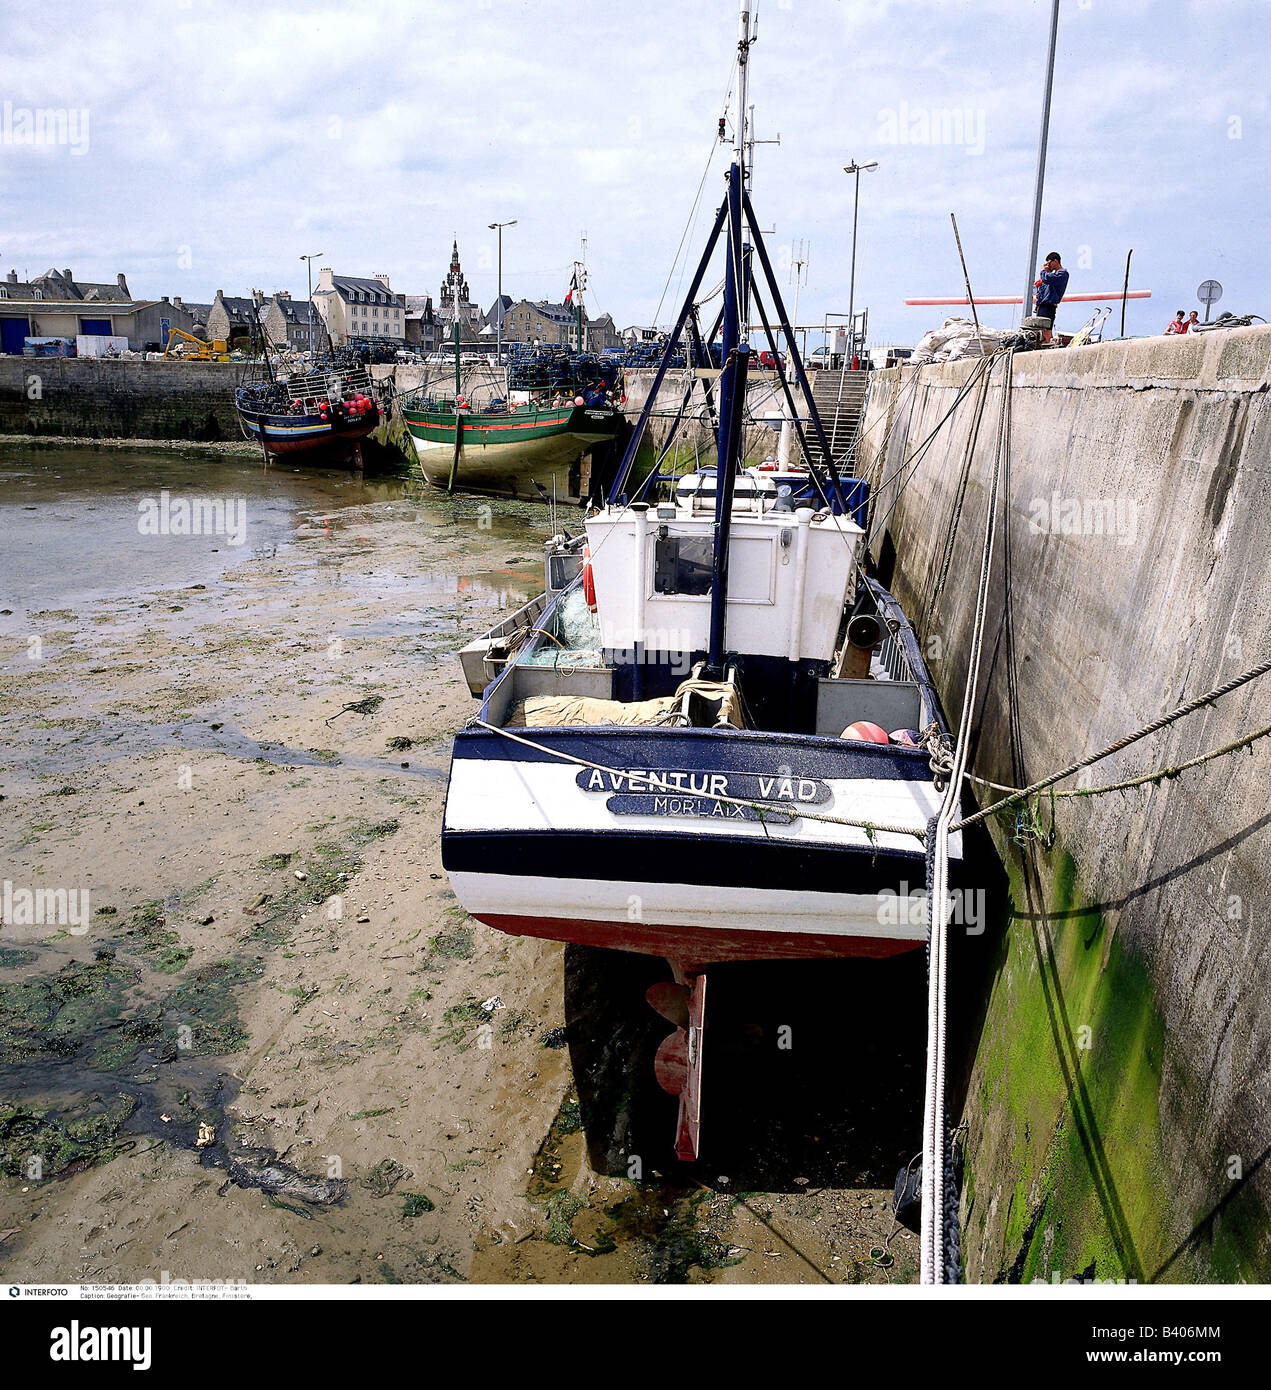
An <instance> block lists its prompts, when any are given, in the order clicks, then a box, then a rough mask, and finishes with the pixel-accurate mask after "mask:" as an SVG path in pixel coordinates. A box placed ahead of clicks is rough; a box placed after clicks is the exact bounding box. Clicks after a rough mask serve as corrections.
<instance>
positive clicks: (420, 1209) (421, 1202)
mask: <svg viewBox="0 0 1271 1390" xmlns="http://www.w3.org/2000/svg"><path fill="white" fill-rule="evenodd" d="M397 1195H398V1196H399V1197H401V1199H402V1220H403V1221H410V1220H412V1219H413V1218H414V1217H416V1216H423V1215H424V1214H425V1213H426V1212H430V1211H436V1210H437V1205H436V1203H435V1202H434V1201H433V1200H432V1198H431V1197H426V1196H425V1195H424V1194H423V1193H422V1192H399V1193H398V1194H397Z"/></svg>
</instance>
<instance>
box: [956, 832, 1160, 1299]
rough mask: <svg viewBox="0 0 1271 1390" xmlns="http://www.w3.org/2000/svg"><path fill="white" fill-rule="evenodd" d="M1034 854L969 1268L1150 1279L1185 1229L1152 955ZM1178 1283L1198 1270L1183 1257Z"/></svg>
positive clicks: (985, 1044) (980, 1131)
mask: <svg viewBox="0 0 1271 1390" xmlns="http://www.w3.org/2000/svg"><path fill="white" fill-rule="evenodd" d="M1056 860H1057V862H1056V864H1055V866H1054V871H1053V873H1051V874H1050V875H1048V876H1049V877H1050V879H1051V883H1052V886H1051V888H1050V893H1049V896H1050V899H1051V900H1050V901H1049V902H1048V903H1044V902H1043V901H1042V900H1041V897H1040V892H1039V886H1038V882H1037V879H1036V876H1035V875H1034V874H1033V873H1032V872H1031V871H1030V866H1027V865H1021V864H1020V863H1019V861H1018V859H1015V860H1014V862H1013V863H1010V864H1008V866H1007V867H1008V872H1009V873H1010V877H1011V899H1012V910H1011V913H1010V917H1009V920H1008V923H1007V925H1006V934H1005V941H1004V946H1003V954H1002V960H1001V965H1000V968H999V970H998V973H997V976H996V978H995V980H994V981H993V985H992V993H991V996H990V999H989V1004H988V1009H987V1013H986V1016H985V1021H984V1029H983V1033H982V1036H981V1038H980V1043H979V1050H978V1054H977V1056H976V1059H975V1064H974V1068H973V1071H972V1076H971V1083H970V1090H969V1092H968V1101H967V1109H968V1116H969V1119H970V1134H969V1140H968V1168H969V1169H970V1170H971V1171H973V1172H974V1173H975V1184H974V1188H972V1187H970V1186H968V1190H967V1191H968V1195H967V1198H966V1202H965V1210H964V1230H965V1235H964V1249H965V1251H966V1255H967V1261H968V1278H970V1279H973V1280H977V1281H994V1280H997V1281H1008V1282H1016V1281H1021V1280H1022V1281H1025V1282H1027V1281H1032V1280H1035V1279H1041V1280H1045V1281H1051V1280H1054V1279H1060V1280H1063V1279H1099V1280H1126V1281H1134V1282H1138V1283H1143V1282H1148V1281H1150V1280H1152V1279H1153V1277H1154V1276H1155V1275H1156V1274H1157V1273H1158V1271H1161V1269H1162V1266H1164V1265H1165V1264H1166V1263H1167V1261H1169V1259H1170V1254H1171V1252H1172V1251H1173V1250H1175V1249H1176V1248H1177V1246H1178V1243H1179V1241H1180V1239H1181V1238H1182V1237H1183V1236H1184V1235H1185V1229H1183V1228H1182V1223H1181V1222H1180V1221H1179V1219H1178V1216H1177V1214H1176V1213H1175V1212H1174V1211H1173V1210H1172V1207H1171V1204H1170V1202H1169V1200H1168V1199H1167V1196H1166V1194H1167V1193H1168V1191H1169V1184H1168V1181H1167V1168H1166V1164H1165V1161H1164V1156H1163V1152H1162V1144H1161V1117H1160V1108H1159V1104H1160V1103H1159V1097H1160V1094H1161V1066H1162V1053H1163V1045H1164V1029H1163V1026H1162V1023H1161V1018H1160V1015H1159V1013H1158V1011H1157V1008H1156V1004H1155V999H1154V995H1153V990H1152V981H1151V977H1150V974H1149V972H1148V969H1147V967H1146V965H1145V964H1144V962H1143V961H1142V960H1140V959H1138V958H1137V957H1136V956H1135V955H1133V954H1132V953H1131V952H1129V951H1128V950H1126V949H1125V947H1124V946H1123V944H1122V942H1121V940H1120V939H1119V937H1118V936H1117V935H1116V934H1115V932H1112V931H1110V929H1109V927H1108V924H1107V922H1106V921H1105V919H1104V917H1103V915H1102V914H1101V913H1100V912H1098V911H1097V910H1095V909H1093V908H1091V907H1089V906H1086V905H1084V903H1083V899H1082V896H1081V891H1080V886H1079V884H1078V880H1077V874H1076V867H1075V865H1074V863H1073V860H1072V858H1071V857H1070V856H1069V855H1067V854H1065V853H1062V852H1057V855H1056ZM1164 1277H1165V1278H1167V1279H1179V1278H1186V1277H1187V1274H1186V1273H1185V1272H1184V1271H1183V1270H1181V1269H1179V1268H1178V1267H1177V1266H1174V1267H1173V1268H1172V1269H1171V1270H1170V1272H1169V1273H1168V1274H1165V1275H1164Z"/></svg>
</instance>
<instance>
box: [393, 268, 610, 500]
mask: <svg viewBox="0 0 1271 1390" xmlns="http://www.w3.org/2000/svg"><path fill="white" fill-rule="evenodd" d="M579 321H580V323H581V303H580V305H579ZM579 331H580V335H581V328H580V330H579ZM454 359H455V370H454V386H453V390H450V391H446V392H441V391H439V389H438V388H437V387H436V386H432V385H428V384H425V385H424V386H421V387H419V388H417V389H416V390H415V391H413V392H409V393H407V394H406V395H404V396H403V397H402V398H401V409H402V419H403V421H404V422H405V425H406V429H407V432H408V433H409V434H410V437H411V439H412V441H413V442H414V445H415V451H416V454H417V455H418V458H419V466H420V470H421V471H422V473H423V475H424V477H425V478H426V479H427V480H428V482H430V483H433V484H434V485H436V486H437V487H444V488H445V489H446V490H447V491H448V492H453V491H454V489H455V487H456V486H458V487H460V488H462V489H463V490H464V491H468V492H481V493H489V494H494V495H498V496H510V497H534V496H535V495H536V492H537V489H536V487H535V484H537V485H538V487H539V488H542V489H543V490H544V491H546V492H551V493H559V494H560V495H561V496H570V497H582V496H583V495H585V494H586V493H587V492H589V491H590V489H591V483H592V477H591V470H590V469H587V470H584V469H583V467H582V460H583V457H584V455H594V454H596V453H597V452H598V451H599V450H600V449H602V448H603V447H604V446H611V445H612V444H613V441H614V440H616V439H618V438H619V437H620V436H621V435H622V434H624V433H625V431H626V416H625V414H624V412H623V409H622V406H623V404H624V402H625V394H624V392H623V390H622V386H621V369H620V368H619V367H618V366H617V364H616V363H601V362H600V360H599V359H598V358H594V357H589V356H588V355H587V354H584V353H583V352H582V351H581V344H580V346H579V350H578V352H576V353H567V352H561V351H554V350H551V349H548V350H540V351H533V352H530V353H528V354H522V355H516V354H514V355H513V356H512V358H511V360H510V362H509V364H508V369H507V373H506V377H505V380H504V382H503V383H502V384H501V386H500V387H498V388H496V389H497V394H494V395H491V396H489V398H488V399H487V401H486V402H485V404H483V405H477V404H475V403H474V401H473V400H470V399H469V398H468V397H467V396H465V394H464V391H463V386H462V373H461V368H460V352H459V310H458V289H457V288H456V310H455V333H454ZM554 482H559V487H555V486H553V484H554Z"/></svg>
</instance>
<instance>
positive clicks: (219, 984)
mask: <svg viewBox="0 0 1271 1390" xmlns="http://www.w3.org/2000/svg"><path fill="white" fill-rule="evenodd" d="M262 969H263V967H262V965H261V962H260V960H259V958H253V959H249V960H242V959H235V958H230V959H225V960H218V961H212V962H210V963H209V964H207V965H203V966H200V967H199V968H198V969H197V970H194V971H191V972H190V974H189V975H187V976H186V978H185V979H184V980H183V981H182V982H181V984H180V985H178V986H177V988H176V989H175V990H174V991H173V992H172V993H171V994H170V995H169V996H168V998H167V1000H166V1001H165V1008H166V1010H167V1012H168V1014H169V1015H170V1016H171V1017H172V1018H173V1019H175V1020H177V1021H178V1022H180V1023H183V1024H186V1025H187V1026H189V1028H190V1050H191V1051H192V1052H194V1053H203V1054H207V1055H210V1056H213V1057H224V1056H228V1055H229V1054H230V1053H231V1052H237V1051H239V1050H240V1049H241V1048H242V1047H244V1046H245V1045H246V1043H247V1034H246V1032H244V1030H243V1028H242V1025H241V1024H240V1022H239V1018H238V1003H237V1001H236V1000H235V998H234V996H233V993H232V990H233V989H234V987H235V986H236V985H240V984H243V983H244V982H246V981H248V980H254V979H256V978H257V977H258V976H259V975H260V974H261V971H262Z"/></svg>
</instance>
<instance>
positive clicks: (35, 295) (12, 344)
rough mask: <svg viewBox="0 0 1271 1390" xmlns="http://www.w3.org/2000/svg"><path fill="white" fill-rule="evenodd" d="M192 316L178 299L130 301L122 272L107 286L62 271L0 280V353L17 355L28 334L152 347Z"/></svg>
mask: <svg viewBox="0 0 1271 1390" xmlns="http://www.w3.org/2000/svg"><path fill="white" fill-rule="evenodd" d="M193 326H194V316H193V314H192V313H191V312H190V310H189V308H188V307H187V306H186V305H184V304H183V303H182V302H181V300H180V299H179V298H178V299H169V298H168V297H167V296H166V295H165V296H164V297H163V298H162V299H134V298H133V297H132V293H131V291H130V290H129V288H128V281H127V279H126V278H125V277H124V275H123V274H120V275H118V276H116V277H115V282H114V283H113V284H107V283H97V282H94V281H87V280H76V279H75V277H74V276H73V275H72V274H71V271H70V270H69V268H68V269H65V270H48V271H46V272H45V273H44V274H43V275H37V276H36V277H35V278H34V279H31V280H20V279H19V278H18V273H17V271H16V270H10V271H9V272H8V274H7V275H6V276H5V278H4V279H3V281H0V353H9V354H12V355H14V356H20V355H21V353H22V350H23V347H24V345H25V343H26V339H28V338H70V339H76V338H81V337H84V338H115V339H124V340H126V342H127V345H128V347H129V349H130V350H132V351H134V352H139V351H142V350H143V349H145V348H154V347H158V346H159V345H160V344H161V343H162V340H163V336H164V331H165V328H181V329H184V330H185V331H186V332H187V333H188V332H189V331H190V330H191V329H192V328H193Z"/></svg>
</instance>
